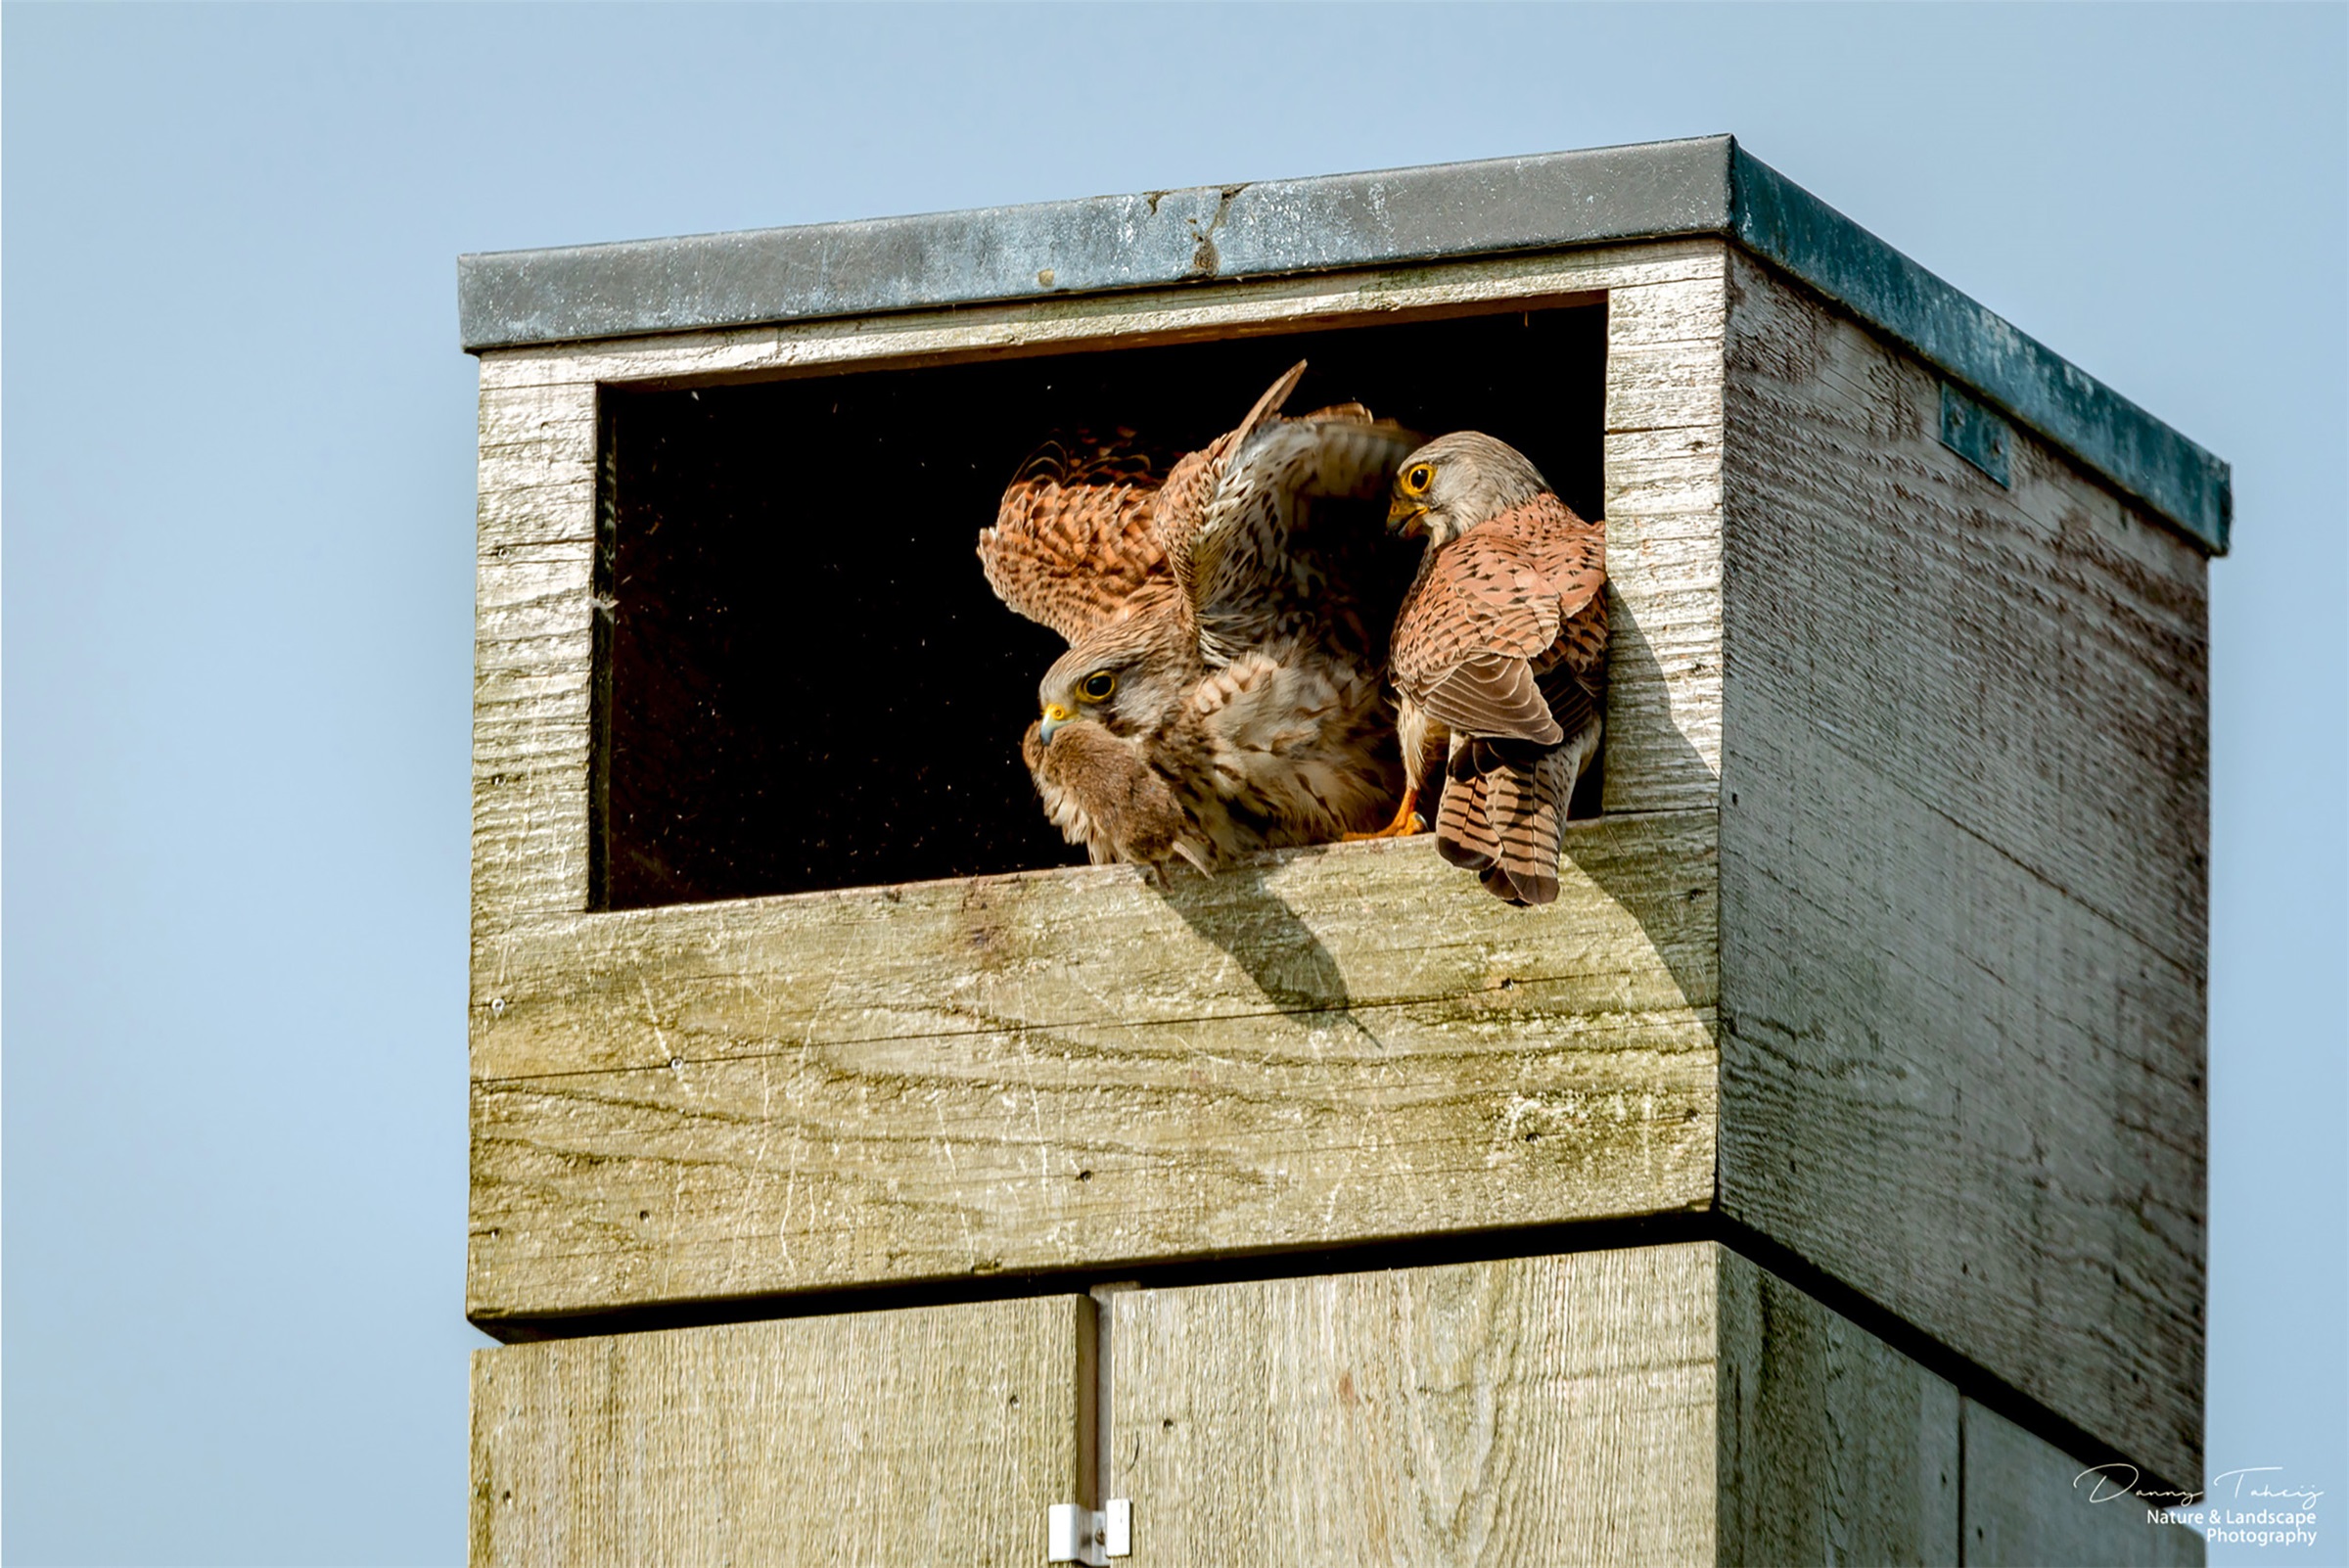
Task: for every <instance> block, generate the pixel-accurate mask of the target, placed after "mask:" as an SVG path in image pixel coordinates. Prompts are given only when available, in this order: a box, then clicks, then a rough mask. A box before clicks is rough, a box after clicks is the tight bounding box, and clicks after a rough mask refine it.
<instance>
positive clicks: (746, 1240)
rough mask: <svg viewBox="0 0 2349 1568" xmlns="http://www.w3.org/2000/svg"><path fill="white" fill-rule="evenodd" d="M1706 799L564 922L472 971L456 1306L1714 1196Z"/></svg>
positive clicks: (1484, 1219) (1058, 1259)
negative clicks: (1568, 818)
mask: <svg viewBox="0 0 2349 1568" xmlns="http://www.w3.org/2000/svg"><path fill="white" fill-rule="evenodd" d="M1712 831H1713V830H1712V817H1711V814H1710V813H1709V812H1665V813H1659V814H1656V815H1652V816H1611V817H1604V818H1599V819H1596V820H1594V821H1593V822H1591V823H1590V824H1589V825H1588V826H1582V827H1577V828H1576V829H1575V830H1574V831H1573V832H1572V833H1571V834H1570V836H1569V857H1570V861H1571V865H1570V869H1569V872H1568V875H1567V878H1566V881H1565V885H1564V892H1563V894H1562V896H1561V898H1560V899H1559V901H1558V902H1557V903H1555V904H1553V905H1551V906H1549V907H1548V908H1547V909H1545V910H1543V911H1540V912H1538V913H1535V914H1532V915H1528V914H1527V913H1526V912H1524V911H1520V910H1515V909H1511V908H1508V907H1507V906H1505V905H1503V904H1501V903H1500V902H1499V901H1498V900H1497V899H1492V898H1490V897H1489V896H1487V895H1486V894H1484V893H1483V892H1482V891H1481V890H1479V889H1478V888H1477V887H1476V886H1475V884H1474V882H1473V881H1472V880H1471V879H1469V878H1466V877H1463V876H1461V875H1459V874H1458V873H1457V872H1456V871H1454V870H1452V869H1451V867H1448V866H1445V865H1443V864H1442V863H1441V862H1440V861H1438V860H1437V859H1436V857H1435V855H1434V854H1433V853H1431V852H1430V850H1429V848H1428V846H1427V844H1426V843H1425V841H1420V842H1417V843H1391V844H1369V845H1349V846H1342V847H1338V848H1335V849H1331V850H1327V851H1321V852H1297V853H1290V854H1287V855H1284V856H1281V857H1278V858H1276V859H1274V860H1273V861H1272V862H1270V863H1268V864H1267V865H1265V866H1263V867H1261V868H1258V869H1256V870H1253V871H1243V872H1238V873H1233V874H1229V875H1225V876H1221V877H1218V878H1215V879H1213V880H1212V881H1211V880H1206V879H1199V878H1189V879H1185V880H1183V881H1179V882H1177V883H1176V884H1175V886H1174V890H1173V891H1172V892H1170V893H1167V894H1161V893H1160V892H1158V891H1155V890H1153V889H1151V888H1149V887H1148V886H1147V885H1146V884H1145V883H1144V882H1143V880H1142V878H1141V877H1140V875H1139V874H1138V873H1136V872H1134V871H1132V870H1130V869H1128V868H1116V867H1109V868H1101V869H1097V870H1085V871H1074V872H1069V871H1063V872H1050V873H1042V874H1038V875H1035V876H1022V877H1006V878H990V879H986V880H982V881H978V882H973V883H935V884H927V885H921V886H915V887H908V888H903V889H867V890H860V891H857V892H853V893H841V894H821V895H806V896H801V897H797V898H791V899H760V900H752V901H746V902H738V903H731V904H710V905H702V906H696V907H691V908H677V909H661V910H654V911H639V912H634V913H628V914H602V915H576V916H568V917H564V918H563V919H562V920H561V921H560V922H551V923H550V924H549V925H548V926H547V927H545V928H528V929H530V931H532V933H533V935H534V938H535V940H533V941H532V942H531V943H530V944H529V945H528V946H527V948H526V946H525V945H523V944H521V943H516V944H515V945H512V946H510V947H508V948H507V949H506V950H507V951H508V952H521V951H525V950H527V951H530V952H531V953H532V954H535V955H539V957H538V964H539V966H540V967H537V968H535V969H533V970H530V971H525V970H522V969H521V968H520V967H519V966H516V967H514V968H510V969H508V970H507V971H506V972H504V973H497V972H495V971H488V972H484V971H483V970H477V986H478V987H480V988H482V989H483V990H484V991H485V992H487V994H485V995H484V996H482V997H481V998H479V1000H480V1003H481V1005H480V1007H479V1008H478V1009H477V1013H478V1014H479V1015H485V1021H484V1023H483V1025H482V1027H481V1028H480V1030H479V1032H478V1034H477V1050H478V1052H479V1057H478V1059H479V1060H481V1061H482V1062H483V1063H484V1064H485V1065H486V1067H487V1068H488V1069H489V1072H490V1073H491V1074H493V1075H494V1076H484V1077H483V1078H481V1079H479V1080H477V1082H476V1084H475V1090H474V1093H475V1100H474V1184H473V1221H474V1238H473V1249H472V1259H473V1264H472V1276H471V1277H472V1312H473V1314H475V1316H476V1318H477V1320H480V1321H484V1323H494V1322H495V1321H496V1320H498V1319H500V1318H505V1317H529V1316H532V1315H540V1314H551V1313H577V1312H589V1311H596V1310H602V1309H611V1308H614V1307H623V1306H637V1305H643V1304H646V1303H652V1302H664V1301H668V1302H675V1301H693V1300H703V1299H708V1298H713V1297H723V1296H739V1295H751V1294H760V1293H766V1292H776V1291H789V1290H805V1289H808V1288H813V1287H818V1286H824V1285H840V1284H848V1283H856V1282H871V1281H874V1280H882V1279H913V1278H938V1277H944V1276H953V1275H965V1274H970V1273H973V1272H982V1273H984V1272H992V1271H995V1270H998V1269H1005V1268H1009V1269H1036V1268H1053V1267H1068V1266H1070V1265H1072V1264H1114V1263H1128V1262H1135V1261H1141V1260H1146V1259H1153V1258H1170V1257H1196V1256H1200V1255H1204V1254H1212V1253H1217V1252H1229V1251H1246V1250H1255V1249H1260V1248H1266V1247H1284V1246H1286V1247H1295V1246H1307V1245H1319V1244H1326V1243H1331V1242H1340V1241H1350V1240H1367V1239H1373V1238H1381V1237H1390V1236H1399V1235H1412V1234H1421V1233H1429V1232H1435V1231H1442V1230H1456V1229H1464V1228H1477V1227H1483V1226H1492V1225H1505V1224H1531V1223H1546V1222H1555V1221H1562V1220H1573V1219H1589V1218H1598V1217H1606V1216H1620V1215H1634V1214H1646V1213H1654V1212H1658V1211H1672V1210H1686V1209H1689V1208H1695V1207H1702V1206H1703V1205H1704V1204H1705V1203H1706V1201H1707V1198H1708V1195H1709V1193H1710V1191H1711V1187H1712V1165H1713V1152H1712V1136H1713V1132H1712V1127H1713V1121H1712V1102H1711V1093H1712V1083H1713V1077H1714V1055H1713V1050H1712V1044H1711V1030H1712V1014H1711V1008H1712V995H1713V986H1714V978H1713V973H1712V969H1711V960H1710V953H1711V951H1712V950H1713V948H1714V947H1715V945H1716V937H1715V931H1714V925H1713V917H1712V907H1713V895H1712V887H1713V880H1712V879H1713V869H1712V849H1711V840H1712Z"/></svg>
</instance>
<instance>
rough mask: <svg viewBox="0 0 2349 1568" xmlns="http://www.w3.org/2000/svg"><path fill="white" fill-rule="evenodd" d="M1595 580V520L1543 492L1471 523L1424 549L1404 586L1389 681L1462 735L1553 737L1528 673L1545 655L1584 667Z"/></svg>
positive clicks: (1598, 572)
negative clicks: (1407, 589) (1413, 577)
mask: <svg viewBox="0 0 2349 1568" xmlns="http://www.w3.org/2000/svg"><path fill="white" fill-rule="evenodd" d="M1606 580H1607V544H1606V528H1605V525H1604V524H1593V523H1586V522H1584V521H1583V520H1582V519H1581V518H1579V517H1577V516H1576V515H1575V514H1574V513H1573V512H1572V511H1571V510H1570V509H1569V508H1568V507H1567V506H1566V503H1564V502H1563V501H1561V500H1559V499H1558V498H1557V497H1556V496H1554V495H1543V496H1538V497H1536V498H1535V499H1533V500H1531V501H1528V502H1527V503H1526V504H1525V505H1523V506H1520V507H1516V508H1514V509H1512V510H1510V511H1507V512H1503V513H1502V514H1501V515H1500V516H1498V517H1497V518H1492V519H1490V520H1488V521H1486V522H1484V523H1480V524H1478V525H1477V526H1476V527H1475V528H1472V529H1470V530H1468V531H1467V532H1465V533H1463V534H1461V535H1460V536H1459V537H1458V538H1456V539H1454V540H1452V541H1451V543H1450V544H1448V545H1445V546H1444V547H1443V548H1442V549H1440V550H1435V551H1431V552H1430V553H1429V558H1428V560H1427V563H1426V564H1425V565H1424V566H1423V567H1422V568H1421V570H1420V575H1419V580H1418V581H1417V582H1416V583H1414V584H1413V585H1412V587H1411V593H1410V597H1409V599H1408V600H1406V601H1405V604H1404V608H1403V614H1402V616H1401V617H1400V618H1399V619H1398V620H1397V622H1396V625H1395V641H1394V651H1393V654H1392V656H1391V657H1392V661H1393V667H1394V672H1395V684H1396V687H1397V689H1398V690H1400V691H1401V692H1402V693H1403V694H1404V695H1405V696H1406V697H1408V698H1410V699H1411V700H1412V701H1413V702H1415V703H1417V704H1418V705H1419V706H1420V707H1421V708H1422V709H1424V710H1426V711H1427V712H1428V713H1429V714H1431V715H1434V716H1435V717H1437V718H1439V719H1441V720H1442V721H1443V722H1444V723H1446V724H1447V725H1449V726H1451V728H1452V729H1454V730H1456V731H1459V732H1461V733H1463V734H1467V735H1475V736H1490V737H1497V738H1502V739H1510V740H1525V741H1533V742H1536V743H1539V744H1541V745H1545V746H1546V745H1554V744H1556V743H1557V742H1558V741H1559V740H1560V739H1562V738H1563V736H1564V731H1563V730H1562V729H1561V728H1560V727H1559V724H1558V721H1557V719H1556V718H1555V717H1553V716H1552V715H1551V712H1550V704H1549V702H1548V701H1547V700H1546V699H1545V698H1544V697H1543V690H1542V685H1541V683H1540V682H1539V681H1538V679H1537V677H1538V676H1539V675H1541V674H1543V672H1545V671H1547V670H1548V669H1550V668H1551V667H1552V666H1555V665H1565V666H1567V667H1569V668H1571V669H1574V670H1575V672H1576V673H1578V674H1579V673H1586V671H1583V670H1582V669H1580V666H1581V664H1582V663H1584V662H1585V661H1586V660H1587V659H1588V658H1589V657H1591V650H1592V649H1595V657H1596V658H1598V659H1601V660H1603V658H1604V657H1605V633H1604V622H1603V619H1602V618H1603V617H1604V615H1605V601H1604V600H1603V599H1601V598H1600V597H1599V595H1600V591H1601V590H1602V589H1603V588H1604V587H1605V586H1606ZM1592 621H1596V622H1597V626H1598V633H1597V637H1596V640H1595V641H1593V639H1592V638H1591V637H1590V636H1589V635H1587V634H1586V632H1587V631H1588V630H1589V627H1587V626H1585V625H1584V624H1583V623H1589V622H1592Z"/></svg>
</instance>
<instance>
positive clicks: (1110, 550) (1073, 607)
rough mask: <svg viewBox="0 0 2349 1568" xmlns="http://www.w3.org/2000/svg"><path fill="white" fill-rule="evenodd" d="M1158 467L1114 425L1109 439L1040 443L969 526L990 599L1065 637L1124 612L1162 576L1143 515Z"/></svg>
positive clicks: (1160, 551)
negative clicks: (988, 522) (987, 517)
mask: <svg viewBox="0 0 2349 1568" xmlns="http://www.w3.org/2000/svg"><path fill="white" fill-rule="evenodd" d="M1165 477H1166V475H1165V470H1164V469H1163V467H1162V466H1161V464H1160V462H1159V460H1158V459H1157V458H1156V457H1154V456H1153V455H1152V454H1150V453H1148V452H1146V451H1143V450H1140V449H1139V448H1137V447H1135V446H1133V445H1132V444H1131V442H1130V438H1129V437H1128V436H1127V435H1126V434H1125V433H1121V435H1120V438H1118V439H1117V440H1114V441H1108V442H1096V441H1089V440H1084V439H1082V438H1080V439H1077V440H1072V441H1065V442H1064V441H1052V442H1048V443H1047V444H1046V445H1045V446H1044V447H1043V448H1042V449H1041V450H1039V451H1038V452H1036V455H1035V456H1033V457H1031V458H1030V459H1029V460H1028V461H1027V463H1026V464H1025V465H1023V466H1022V468H1021V469H1020V473H1019V477H1018V478H1017V479H1015V480H1013V481H1012V482H1011V484H1010V485H1009V486H1008V487H1006V488H1005V489H1004V491H1003V500H1002V503H1001V504H1000V505H999V506H998V507H997V508H996V510H995V526H994V527H993V528H990V529H982V530H980V532H979V565H980V568H981V570H983V571H984V572H986V574H987V583H988V586H989V587H990V588H992V589H994V590H995V597H997V598H998V599H1001V600H1002V601H1003V602H1004V603H1005V604H1007V605H1009V606H1010V607H1011V608H1012V609H1014V610H1016V611H1018V612H1019V613H1020V614H1021V615H1023V616H1026V617H1027V618H1028V619H1029V620H1031V621H1034V622H1036V623H1039V624H1041V625H1046V626H1049V627H1051V628H1052V629H1053V630H1054V631H1057V632H1059V633H1060V634H1061V635H1062V636H1063V637H1066V638H1067V639H1068V640H1069V641H1071V642H1072V643H1073V642H1075V641H1077V640H1078V639H1079V638H1080V637H1082V636H1083V635H1084V634H1085V633H1086V632H1088V631H1090V630H1092V629H1094V628H1095V627H1097V626H1102V625H1106V624H1108V623H1111V622H1113V621H1117V620H1119V619H1121V618H1123V617H1124V616H1125V615H1127V614H1128V613H1129V611H1130V609H1131V608H1132V602H1133V600H1134V598H1135V596H1136V595H1138V594H1140V593H1141V592H1142V591H1143V589H1145V588H1146V587H1148V586H1150V585H1151V584H1152V583H1153V582H1154V581H1164V580H1165V579H1166V576H1167V557H1166V551H1165V549H1164V548H1163V547H1162V546H1161V545H1160V543H1159V539H1158V534H1157V531H1156V530H1155V529H1154V528H1153V527H1152V523H1151V511H1152V507H1151V502H1152V498H1153V497H1154V496H1155V495H1156V494H1157V492H1158V488H1159V485H1160V484H1161V482H1162V481H1163V480H1164V479H1165Z"/></svg>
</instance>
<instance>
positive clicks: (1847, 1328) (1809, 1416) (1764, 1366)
mask: <svg viewBox="0 0 2349 1568" xmlns="http://www.w3.org/2000/svg"><path fill="white" fill-rule="evenodd" d="M1716 1258H1717V1267H1718V1286H1719V1301H1720V1318H1719V1328H1718V1341H1719V1353H1718V1354H1719V1360H1720V1365H1721V1373H1720V1380H1719V1384H1718V1399H1719V1427H1718V1431H1719V1442H1720V1464H1719V1470H1718V1477H1717V1480H1718V1488H1719V1490H1718V1505H1719V1510H1720V1537H1719V1539H1720V1547H1721V1549H1720V1554H1719V1558H1718V1560H1719V1561H1720V1562H1722V1563H1724V1564H1729V1563H1753V1564H1757V1565H1763V1564H1777V1563H1846V1562H1848V1563H1956V1562H1960V1561H1964V1560H1966V1559H1965V1557H1964V1555H1963V1554H1962V1553H1961V1552H1960V1551H1959V1549H1958V1542H1957V1531H1958V1513H1957V1510H1958V1499H1959V1495H1960V1494H1961V1493H1962V1492H1963V1491H1964V1490H1965V1485H1964V1483H1963V1479H1962V1478H1961V1475H1960V1469H1959V1464H1960V1453H1961V1451H1960V1446H1959V1443H1958V1435H1957V1420H1958V1409H1957V1407H1958V1404H1959V1400H1958V1395H1957V1389H1956V1388H1955V1387H1953V1386H1952V1385H1951V1384H1949V1383H1947V1382H1945V1381H1943V1380H1942V1379H1941V1378H1938V1377H1936V1376H1934V1375H1933V1374H1932V1373H1930V1372H1928V1371H1926V1370H1925V1369H1924V1368H1923V1367H1921V1366H1918V1365H1917V1364H1916V1363H1915V1362H1914V1361H1911V1360H1909V1359H1908V1358H1907V1357H1905V1356H1903V1355H1901V1354H1900V1353H1899V1352H1898V1351H1895V1350H1893V1349H1892V1348H1891V1347H1890V1346H1888V1345H1886V1344H1885V1343H1884V1342H1883V1341H1882V1340H1879V1339H1877V1338H1876V1337H1875V1336H1873V1335H1872V1334H1869V1333H1867V1332H1865V1330H1863V1329H1861V1328H1859V1327H1858V1326H1856V1325H1855V1324H1853V1323H1852V1321H1851V1320H1850V1319H1849V1318H1846V1317H1844V1316H1842V1315H1840V1314H1836V1313H1833V1312H1829V1311H1828V1310H1827V1309H1826V1308H1824V1307H1822V1306H1820V1305H1819V1302H1818V1301H1817V1300H1815V1299H1814V1298H1812V1297H1811V1296H1809V1295H1806V1294H1805V1293H1804V1292H1802V1291H1800V1290H1798V1289H1796V1288H1795V1287H1794V1286H1792V1285H1790V1284H1788V1283H1787V1282H1786V1281H1784V1280H1783V1279H1780V1278H1778V1277H1777V1276H1776V1275H1775V1274H1773V1273H1771V1272H1770V1271H1769V1270H1768V1269H1766V1268H1761V1267H1760V1266H1758V1265H1756V1264H1754V1263H1751V1262H1749V1261H1748V1260H1747V1259H1745V1258H1744V1257H1742V1256H1740V1255H1739V1254H1737V1253H1734V1252H1730V1251H1728V1250H1727V1249H1720V1250H1719V1251H1717V1253H1716Z"/></svg>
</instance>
